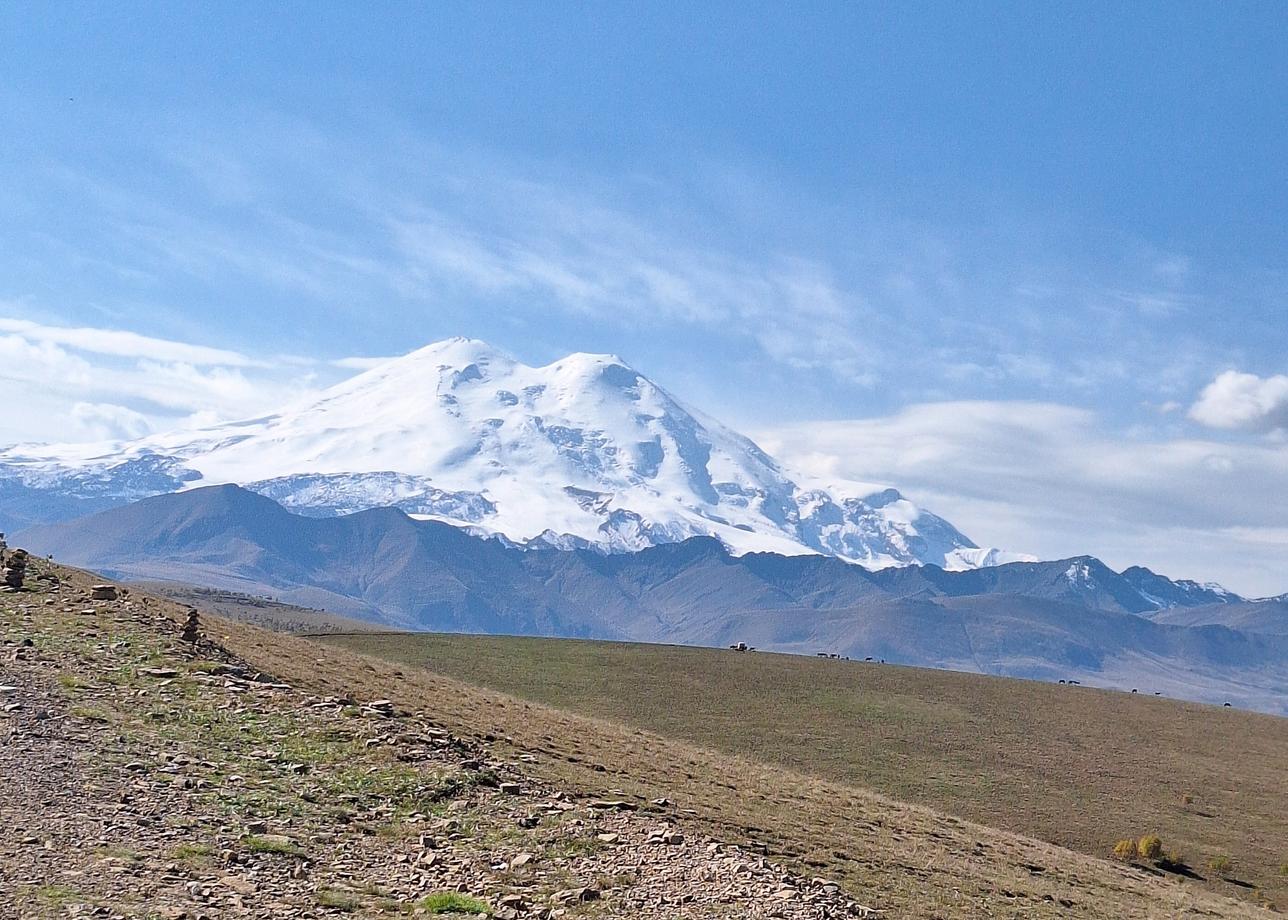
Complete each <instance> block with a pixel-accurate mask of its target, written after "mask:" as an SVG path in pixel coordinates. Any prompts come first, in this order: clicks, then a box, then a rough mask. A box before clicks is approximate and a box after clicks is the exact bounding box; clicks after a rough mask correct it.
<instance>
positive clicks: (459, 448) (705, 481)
mask: <svg viewBox="0 0 1288 920" xmlns="http://www.w3.org/2000/svg"><path fill="white" fill-rule="evenodd" d="M222 483H236V484H239V485H242V486H245V487H247V488H249V489H251V490H253V491H256V492H259V493H261V494H263V495H265V496H268V497H269V498H272V499H274V500H275V501H277V502H279V503H280V504H282V505H283V506H284V507H286V508H288V509H290V510H293V511H296V512H298V513H303V514H307V515H312V516H319V517H322V516H330V515H336V514H342V513H347V512H353V511H361V510H364V509H368V508H377V507H386V506H392V507H397V508H399V509H401V510H403V511H406V512H408V513H409V514H413V515H416V516H424V517H429V518H434V519H437V520H442V521H446V522H448V523H452V524H456V525H459V526H466V527H469V528H474V529H476V530H478V531H481V532H486V533H490V534H497V535H501V536H503V537H505V538H506V539H508V540H510V541H513V542H516V543H520V544H528V543H534V542H535V543H539V544H548V545H553V546H557V547H559V548H565V549H566V548H572V547H583V548H584V547H592V548H598V549H601V550H604V551H610V552H618V551H633V550H638V549H642V548H644V547H648V546H655V545H658V544H663V543H672V542H677V541H680V540H684V539H686V538H689V537H693V536H713V537H716V538H717V539H719V540H720V541H721V542H722V543H724V544H725V545H726V546H727V547H729V549H730V550H731V551H733V552H735V553H745V552H753V551H763V552H777V553H782V554H786V555H798V554H802V553H822V554H825V555H832V556H837V557H840V558H842V559H845V560H847V561H850V562H857V563H859V564H861V565H864V566H867V567H869V568H882V567H886V566H891V565H907V564H916V563H931V564H934V565H938V566H941V567H943V568H946V569H949V570H962V569H971V568H976V567H979V566H984V565H994V564H997V563H999V562H1008V561H1017V560H1022V559H1027V558H1031V557H1026V556H1022V555H1019V554H1015V553H1004V552H1000V551H998V550H994V549H985V548H980V547H978V546H976V545H975V544H974V543H973V542H972V541H971V540H970V539H968V538H967V537H966V536H965V535H963V534H962V533H961V532H960V531H958V530H957V529H956V528H954V527H953V526H952V525H951V524H949V523H948V522H947V521H945V520H943V519H942V518H940V517H937V516H936V515H934V514H931V513H929V512H927V511H924V510H922V509H920V508H918V507H916V506H915V505H913V504H912V503H911V502H909V501H908V500H906V499H905V498H903V497H902V496H901V495H900V494H899V493H898V492H896V491H895V490H893V489H885V488H879V487H874V486H864V485H860V484H855V483H839V484H838V483H830V484H826V485H824V484H820V483H812V482H808V481H805V480H803V479H802V478H801V477H798V476H794V475H791V474H789V473H788V472H787V471H786V470H784V468H783V467H782V466H781V465H780V464H779V463H778V462H777V461H775V460H774V459H773V458H772V457H770V456H768V455H767V454H766V453H765V452H764V451H763V450H761V449H760V448H759V447H757V446H756V445H755V444H754V443H752V442H751V441H750V440H748V439H747V438H745V437H743V436H742V435H740V434H738V433H737V432H734V431H732V430H731V429H729V428H727V427H725V426H723V425H721V424H720V423H718V422H716V421H714V420H712V419H709V418H706V417H704V416H702V415H701V414H700V413H697V412H694V411H692V410H690V409H687V408H685V407H684V406H683V405H682V404H681V403H680V402H679V401H677V400H676V399H675V398H674V397H672V396H671V395H670V394H669V393H667V392H666V391H665V390H663V389H662V388H661V387H659V386H658V385H657V384H655V383H653V382H652V381H651V380H649V379H648V378H647V377H644V376H643V375H642V374H640V373H638V372H637V371H635V370H634V369H632V368H631V367H630V366H629V365H627V364H625V363H624V362H622V361H621V360H620V359H619V358H617V357H615V356H611V355H589V354H573V355H569V356H568V357H566V358H563V359H561V360H559V361H555V362H554V363H552V364H549V365H546V366H545V367H529V366H527V365H525V364H522V363H520V362H519V361H517V360H515V359H514V358H512V357H510V356H509V355H506V354H504V353H502V352H500V351H498V350H496V349H494V348H492V347H490V346H489V345H487V344H486V343H484V342H479V341H475V340H470V339H459V338H458V339H450V340H447V341H443V342H438V343H436V344H432V345H428V346H426V347H424V348H421V349H419V350H418V351H414V352H412V353H410V354H408V355H404V356H403V357H401V358H396V359H393V360H390V361H388V362H385V363H383V364H381V365H379V366H377V367H374V368H372V369H370V370H368V371H366V372H364V373H361V374H358V375H357V376H355V377H353V378H351V379H350V380H347V381H345V382H343V383H341V384H339V385H337V386H334V387H331V388H330V389H328V390H325V391H324V392H322V393H321V394H320V395H318V396H316V397H314V398H311V399H308V400H305V401H302V402H300V403H297V404H295V405H291V406H288V407H285V408H283V409H282V410H281V411H279V412H275V413H273V414H271V415H266V416H262V417H260V418H254V419H246V420H243V421H238V422H232V423H229V424H223V425H217V426H214V427H210V428H205V429H200V430H192V431H179V432H171V433H165V434H159V435H154V436H150V437H146V438H142V439H139V440H135V441H127V442H117V443H108V444H91V445H45V446H33V445H20V446H17V447H12V448H9V449H6V450H3V451H0V527H3V528H7V529H9V530H18V529H20V528H23V527H27V526H31V525H35V524H44V523H52V522H55V521H60V520H68V519H70V518H73V517H78V516H80V515H83V514H86V513H90V512H94V511H100V510H104V509H106V508H110V507H114V506H117V505H122V504H126V503H128V502H130V501H134V500H137V499H140V498H144V497H147V496H149V495H156V494H161V493H166V492H174V491H179V490H183V489H187V488H192V487H194V486H202V485H212V484H222Z"/></svg>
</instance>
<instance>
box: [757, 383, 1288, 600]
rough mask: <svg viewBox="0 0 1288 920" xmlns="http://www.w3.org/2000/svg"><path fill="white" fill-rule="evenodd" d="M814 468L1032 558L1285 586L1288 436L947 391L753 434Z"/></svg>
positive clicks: (1247, 589)
mask: <svg viewBox="0 0 1288 920" xmlns="http://www.w3.org/2000/svg"><path fill="white" fill-rule="evenodd" d="M758 440H759V441H760V443H761V444H762V445H763V446H764V447H765V448H766V449H767V450H769V451H770V452H771V453H773V454H775V455H776V456H779V457H780V458H781V459H782V460H783V461H784V462H786V463H789V464H791V465H794V466H796V467H798V468H801V469H803V470H804V471H806V472H809V473H812V474H814V475H817V476H820V477H822V478H824V479H827V478H836V479H858V480H863V481H877V482H887V483H890V484H892V485H894V486H896V487H898V488H900V489H901V490H903V491H905V492H907V493H908V495H909V496H910V497H912V498H914V499H918V500H920V501H921V502H922V503H923V504H924V505H925V506H926V507H927V508H929V509H931V510H933V511H935V512H936V513H939V514H942V515H944V516H945V517H947V518H948V519H949V520H951V521H952V522H953V523H954V524H957V525H958V526H959V527H961V528H962V530H963V531H965V532H966V533H967V534H968V535H970V536H971V537H972V538H974V539H975V540H976V541H978V542H981V543H986V544H990V545H998V546H1002V547H1005V548H1008V549H1015V550H1021V551H1025V552H1032V553H1036V554H1038V555H1040V556H1043V557H1045V558H1059V557H1062V556H1071V555H1077V554H1080V553H1092V554H1095V555H1098V556H1101V557H1102V558H1104V559H1105V561H1106V562H1108V563H1110V564H1111V565H1114V566H1117V567H1119V568H1121V567H1125V566H1127V565H1132V564H1142V565H1148V566H1150V567H1151V568H1154V569H1156V570H1159V571H1162V572H1164V573H1165V574H1168V575H1172V576H1175V577H1190V578H1199V579H1202V580H1217V581H1223V582H1226V583H1227V584H1228V585H1229V586H1230V587H1231V588H1233V589H1235V590H1238V591H1242V592H1244V593H1249V594H1278V593H1281V592H1283V591H1285V590H1288V575H1285V574H1284V569H1283V558H1284V557H1283V543H1282V532H1283V521H1284V520H1288V447H1285V446H1284V445H1282V444H1275V443H1268V442H1267V443H1256V444H1230V443H1223V442H1215V441H1208V440H1202V439H1186V438H1161V437H1146V436H1144V435H1137V436H1134V437H1133V436H1129V435H1123V434H1120V433H1118V432H1110V431H1107V430H1105V429H1104V428H1103V427H1102V424H1101V421H1100V419H1099V417H1098V416H1097V415H1096V414H1095V413H1092V412H1088V411H1086V410H1084V409H1079V408H1075V407H1071V406H1065V405H1060V404H1054V403H1036V402H984V401H971V402H947V403H929V404H921V405H914V406H910V407H908V408H907V409H905V410H903V411H901V412H899V413H897V414H895V415H891V416H888V417H882V418H872V419H862V420H855V421H841V422H812V423H809V424H801V425H793V426H789V427H785V428H778V429H773V430H770V431H766V432H763V433H761V434H760V437H759V438H758Z"/></svg>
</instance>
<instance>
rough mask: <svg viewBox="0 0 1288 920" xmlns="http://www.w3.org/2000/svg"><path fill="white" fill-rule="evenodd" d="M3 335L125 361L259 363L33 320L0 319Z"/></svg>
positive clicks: (148, 339)
mask: <svg viewBox="0 0 1288 920" xmlns="http://www.w3.org/2000/svg"><path fill="white" fill-rule="evenodd" d="M0 332H7V333H11V334H14V335H18V336H21V337H22V338H24V339H26V340H27V341H29V342H33V343H39V344H45V345H62V346H66V347H68V348H71V349H74V350H76V351H87V352H91V353H93V354H99V355H114V356H117V357H123V358H150V359H152V360H156V361H182V362H185V363H187V364H197V365H224V366H227V367H246V366H249V365H251V364H255V363H257V362H254V361H252V360H251V359H250V358H248V357H246V356H245V355H243V354H240V353H239V352H235V351H226V350H224V349H222V348H210V347H208V346H205V345H189V344H188V343H186V342H175V341H172V340H170V339H158V338H153V337H152V336H146V335H139V334H138V333H135V332H126V331H123V330H120V329H95V328H91V327H71V326H47V325H43V324H41V323H36V322H32V321H30V320H24V319H12V318H3V317H0Z"/></svg>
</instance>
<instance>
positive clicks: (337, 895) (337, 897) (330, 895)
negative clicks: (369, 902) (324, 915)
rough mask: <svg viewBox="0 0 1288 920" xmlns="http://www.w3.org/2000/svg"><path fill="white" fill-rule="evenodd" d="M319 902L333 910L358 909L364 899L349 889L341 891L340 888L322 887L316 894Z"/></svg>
mask: <svg viewBox="0 0 1288 920" xmlns="http://www.w3.org/2000/svg"><path fill="white" fill-rule="evenodd" d="M314 897H315V898H316V899H317V902H318V903H319V904H321V905H322V906H323V907H330V908H332V909H333V910H343V911H346V912H348V911H351V910H357V909H358V908H359V907H361V906H362V900H361V899H360V898H359V897H358V896H357V895H356V894H352V893H351V892H348V891H341V890H340V889H338V888H322V889H319V891H318V893H317V894H316V895H314Z"/></svg>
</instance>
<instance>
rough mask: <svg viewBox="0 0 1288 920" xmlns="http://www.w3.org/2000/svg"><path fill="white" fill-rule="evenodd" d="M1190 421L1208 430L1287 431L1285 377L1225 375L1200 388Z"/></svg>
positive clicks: (1225, 373)
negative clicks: (1201, 389) (1285, 429)
mask: <svg viewBox="0 0 1288 920" xmlns="http://www.w3.org/2000/svg"><path fill="white" fill-rule="evenodd" d="M1190 418H1192V419H1194V420H1195V421H1196V422H1199V423H1201V424H1204V425H1207V426H1208V427H1210V428H1226V429H1242V430H1245V431H1276V430H1281V429H1284V428H1288V376H1285V375H1284V374H1276V375H1274V376H1272V377H1258V376H1257V375H1256V374H1244V373H1240V372H1239V371H1225V372H1224V373H1221V374H1218V375H1217V376H1216V379H1214V380H1213V381H1212V382H1211V383H1209V384H1208V385H1207V386H1206V387H1204V388H1203V392H1202V393H1200V394H1199V398H1198V401H1196V402H1195V403H1194V405H1193V406H1191V407H1190Z"/></svg>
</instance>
